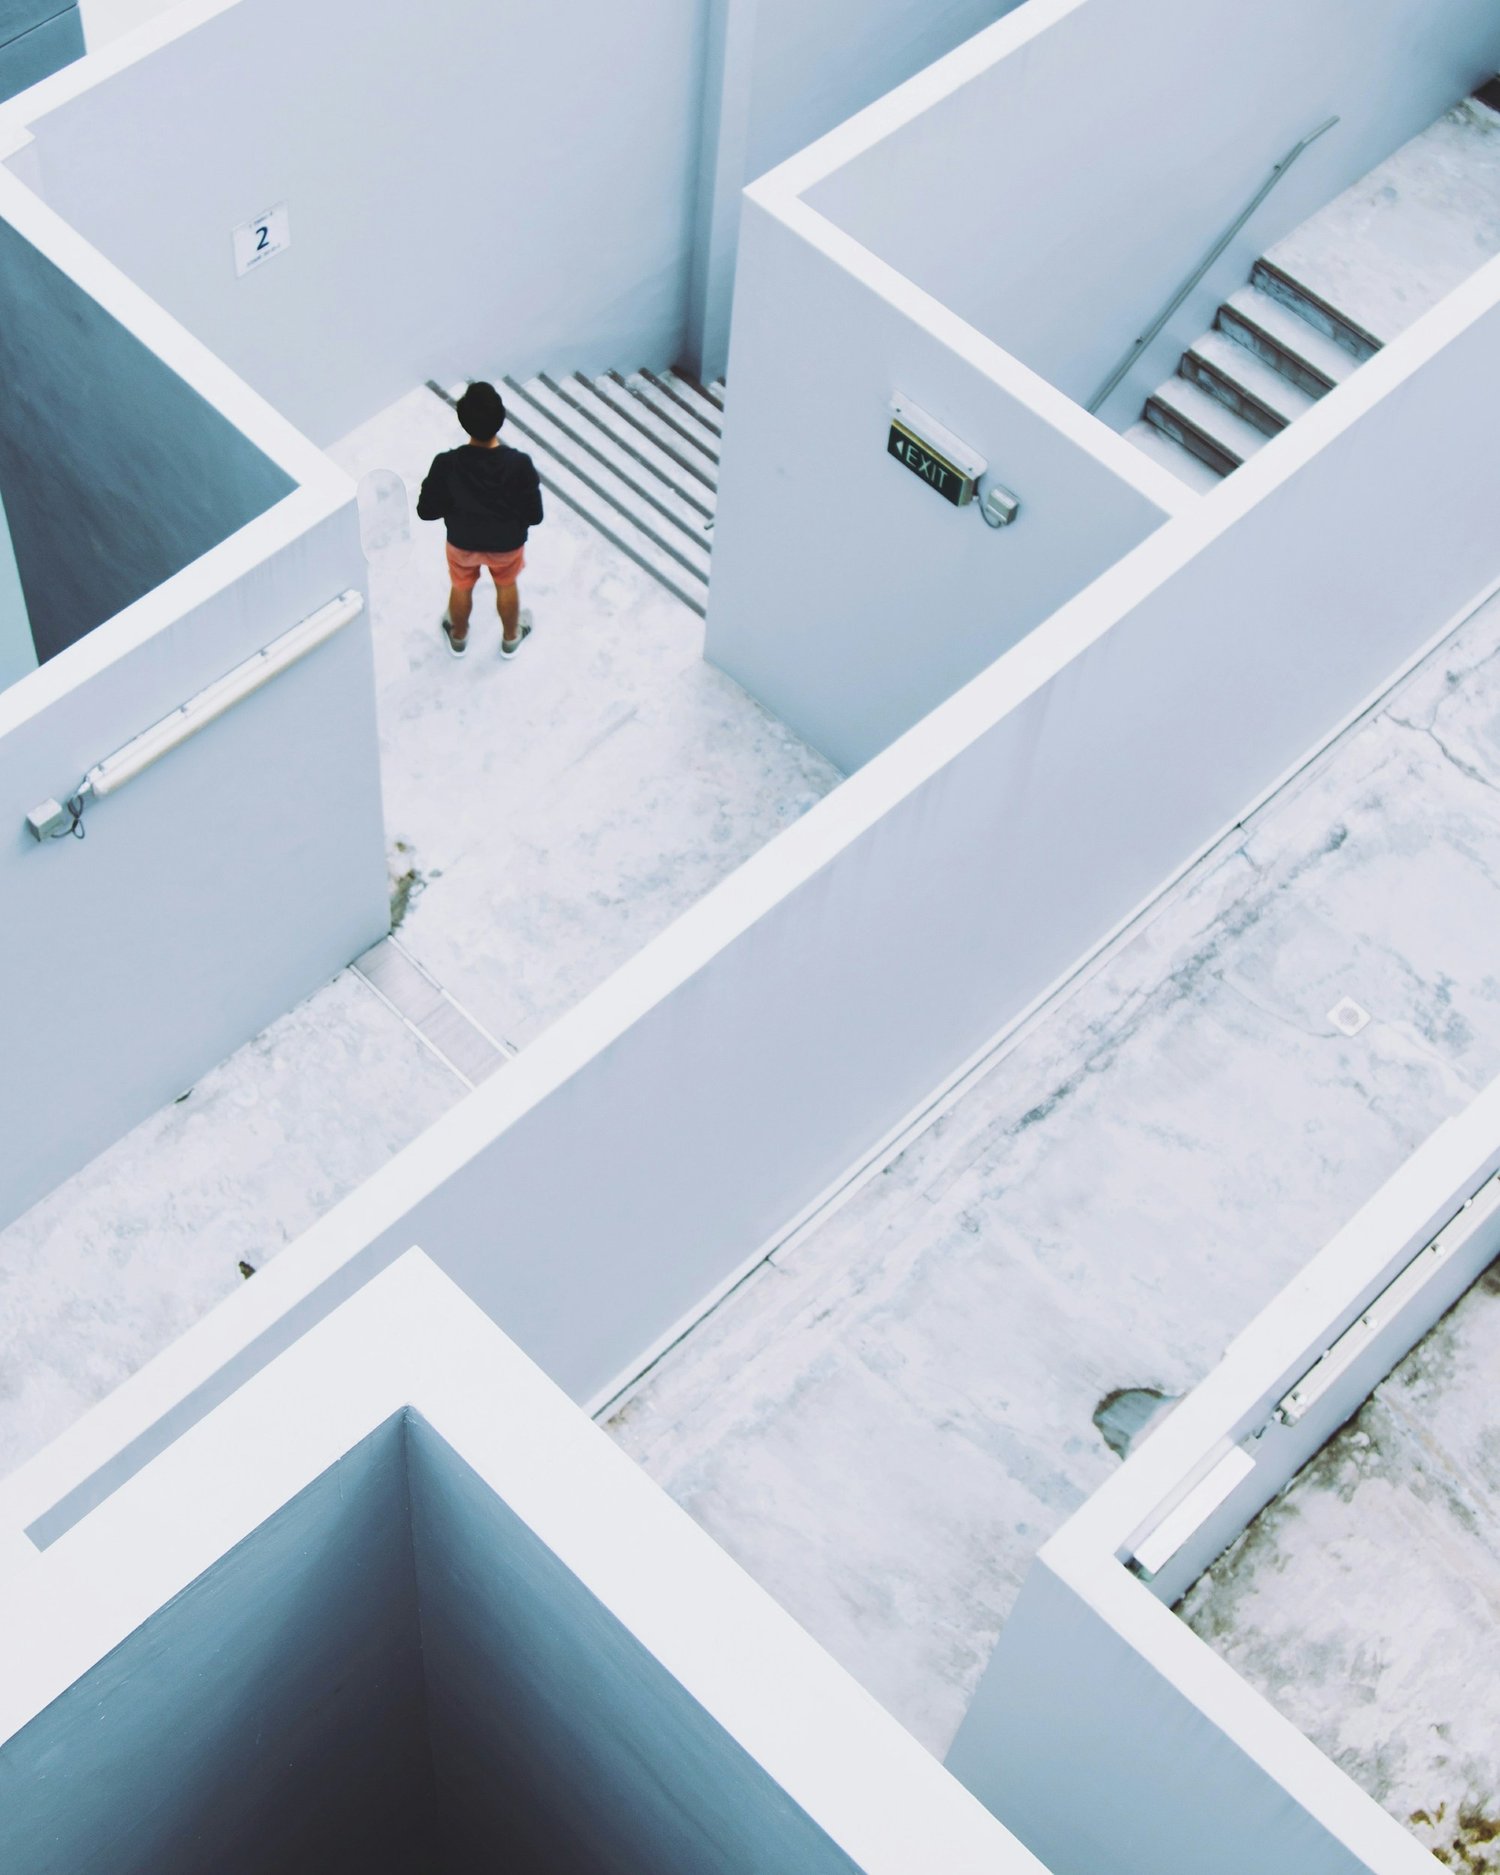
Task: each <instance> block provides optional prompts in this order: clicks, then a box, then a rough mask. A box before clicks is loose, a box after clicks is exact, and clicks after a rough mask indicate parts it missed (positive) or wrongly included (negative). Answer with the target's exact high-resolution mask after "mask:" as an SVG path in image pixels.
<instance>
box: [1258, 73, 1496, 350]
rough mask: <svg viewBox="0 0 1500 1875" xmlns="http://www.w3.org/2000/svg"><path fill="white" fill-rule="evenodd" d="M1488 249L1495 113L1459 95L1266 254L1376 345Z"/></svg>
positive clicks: (1492, 243) (1459, 279)
mask: <svg viewBox="0 0 1500 1875" xmlns="http://www.w3.org/2000/svg"><path fill="white" fill-rule="evenodd" d="M1496 254H1500V116H1497V115H1496V114H1495V112H1493V111H1492V110H1490V109H1489V108H1488V107H1487V106H1485V105H1483V104H1479V103H1477V102H1476V101H1474V100H1473V99H1466V100H1464V101H1463V102H1462V103H1460V104H1456V105H1455V106H1454V107H1453V109H1452V110H1450V111H1445V112H1444V114H1443V115H1442V116H1441V117H1440V118H1439V119H1438V120H1437V122H1436V123H1435V124H1431V125H1429V126H1428V128H1427V129H1426V130H1424V131H1422V132H1421V134H1420V135H1419V136H1415V137H1413V138H1412V139H1411V141H1410V142H1409V143H1405V144H1403V145H1402V146H1401V148H1400V149H1399V150H1397V151H1396V152H1395V154H1394V155H1392V156H1389V157H1387V158H1386V160H1385V161H1384V162H1383V163H1381V164H1379V165H1378V166H1377V167H1376V168H1374V169H1372V170H1371V171H1370V173H1369V174H1368V175H1367V176H1363V177H1361V178H1360V180H1359V181H1358V182H1356V183H1355V184H1353V186H1352V187H1350V188H1348V189H1346V190H1345V191H1344V192H1343V194H1342V195H1339V196H1336V197H1335V198H1334V200H1333V201H1331V202H1330V203H1329V204H1328V205H1327V207H1326V208H1322V209H1319V211H1318V212H1317V214H1316V215H1313V216H1311V217H1310V218H1309V219H1308V220H1307V221H1305V222H1303V223H1302V225H1301V226H1300V227H1299V228H1295V229H1293V231H1292V232H1291V233H1290V234H1289V235H1287V236H1286V237H1285V238H1284V239H1283V240H1281V241H1278V242H1277V243H1276V245H1275V246H1274V247H1272V248H1270V249H1268V250H1267V254H1266V258H1267V259H1268V260H1270V261H1274V262H1275V263H1276V265H1277V266H1279V267H1281V268H1282V269H1283V270H1284V271H1285V272H1287V273H1289V274H1290V275H1291V276H1292V278H1293V279H1294V280H1297V281H1299V282H1300V283H1301V284H1302V285H1303V286H1305V287H1309V288H1310V289H1311V290H1312V291H1313V292H1314V293H1316V294H1318V295H1319V296H1320V298H1322V299H1323V300H1324V301H1325V302H1326V303H1327V304H1328V305H1330V306H1335V307H1337V308H1338V310H1339V311H1340V312H1342V313H1345V314H1347V315H1348V316H1349V317H1350V318H1352V319H1354V320H1356V321H1357V322H1358V323H1359V324H1360V325H1362V326H1363V327H1364V329H1365V330H1366V331H1367V332H1368V333H1370V334H1371V336H1372V337H1374V338H1377V339H1380V340H1381V341H1382V342H1385V341H1388V340H1390V339H1393V338H1395V337H1396V336H1397V335H1398V334H1399V333H1401V332H1404V331H1405V330H1406V328H1407V327H1408V326H1409V325H1410V324H1411V323H1412V321H1413V320H1414V319H1417V318H1419V317H1420V316H1421V314H1423V313H1425V312H1427V311H1428V310H1429V309H1430V308H1431V307H1433V306H1435V305H1436V304H1437V303H1438V301H1439V300H1440V299H1442V298H1443V297H1444V295H1445V294H1448V293H1451V292H1452V291H1453V289H1454V288H1455V287H1456V286H1460V285H1462V283H1463V282H1464V281H1465V280H1467V279H1468V278H1469V276H1470V275H1471V274H1473V273H1476V272H1477V271H1478V269H1479V268H1480V267H1482V266H1483V265H1484V263H1485V262H1486V261H1488V260H1491V259H1493V258H1494V256H1495V255H1496Z"/></svg>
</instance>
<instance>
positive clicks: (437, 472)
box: [417, 456, 448, 521]
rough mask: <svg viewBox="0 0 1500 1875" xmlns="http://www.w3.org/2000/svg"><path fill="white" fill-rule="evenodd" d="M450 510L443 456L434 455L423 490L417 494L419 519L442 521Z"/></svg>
mask: <svg viewBox="0 0 1500 1875" xmlns="http://www.w3.org/2000/svg"><path fill="white" fill-rule="evenodd" d="M447 512H448V478H447V476H446V475H445V474H444V472H443V458H442V457H441V456H434V457H433V459H432V467H431V468H430V469H429V470H428V471H427V479H426V480H425V481H424V482H423V484H422V492H421V494H420V495H418V496H417V519H418V520H419V521H441V520H443V519H444V518H445V517H446V515H447Z"/></svg>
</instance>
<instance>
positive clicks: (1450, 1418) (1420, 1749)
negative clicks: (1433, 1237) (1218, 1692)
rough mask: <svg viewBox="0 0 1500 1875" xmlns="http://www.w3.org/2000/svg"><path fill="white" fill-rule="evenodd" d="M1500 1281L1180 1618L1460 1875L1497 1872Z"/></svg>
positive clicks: (1385, 1393)
mask: <svg viewBox="0 0 1500 1875" xmlns="http://www.w3.org/2000/svg"><path fill="white" fill-rule="evenodd" d="M1497 1378H1500V1264H1496V1265H1492V1266H1491V1268H1490V1269H1489V1271H1488V1272H1487V1273H1486V1275H1485V1276H1483V1277H1482V1278H1481V1279H1480V1281H1479V1282H1478V1283H1476V1284H1475V1286H1474V1287H1473V1288H1472V1289H1471V1290H1470V1291H1469V1293H1468V1294H1467V1295H1466V1296H1465V1297H1464V1298H1463V1299H1462V1301H1461V1302H1460V1303H1459V1304H1458V1306H1457V1307H1456V1308H1454V1309H1452V1310H1450V1311H1449V1313H1448V1314H1447V1316H1445V1317H1444V1319H1443V1320H1442V1321H1441V1322H1439V1323H1438V1325H1437V1326H1436V1327H1435V1328H1434V1329H1433V1330H1432V1332H1431V1333H1430V1334H1429V1335H1427V1337H1426V1338H1425V1339H1424V1340H1423V1341H1421V1342H1419V1343H1418V1345H1417V1346H1416V1347H1415V1348H1414V1349H1413V1350H1412V1352H1411V1353H1410V1354H1409V1355H1408V1356H1407V1358H1406V1359H1405V1360H1404V1361H1403V1362H1402V1363H1401V1364H1400V1366H1399V1367H1397V1368H1396V1369H1395V1370H1394V1372H1393V1373H1391V1375H1390V1376H1389V1377H1388V1378H1387V1379H1386V1380H1385V1381H1384V1382H1382V1384H1381V1385H1380V1386H1379V1387H1377V1388H1376V1389H1375V1391H1374V1393H1373V1394H1372V1395H1371V1396H1370V1399H1369V1402H1368V1403H1367V1404H1366V1406H1365V1407H1364V1408H1363V1410H1362V1411H1361V1412H1360V1413H1359V1414H1358V1415H1357V1416H1356V1417H1355V1418H1354V1419H1352V1420H1351V1421H1350V1422H1349V1423H1348V1424H1347V1425H1346V1426H1345V1427H1344V1428H1343V1429H1342V1430H1341V1431H1340V1432H1338V1433H1337V1434H1335V1436H1334V1437H1333V1438H1332V1439H1330V1440H1329V1442H1328V1444H1327V1445H1325V1446H1324V1447H1323V1449H1322V1451H1321V1452H1319V1453H1318V1454H1317V1456H1316V1457H1315V1458H1313V1459H1312V1460H1311V1461H1310V1462H1309V1463H1308V1464H1307V1465H1305V1466H1304V1467H1303V1469H1302V1470H1301V1471H1300V1472H1299V1473H1298V1474H1297V1476H1296V1477H1295V1478H1294V1479H1293V1480H1292V1482H1291V1484H1290V1485H1289V1486H1288V1487H1287V1489H1286V1490H1285V1491H1284V1492H1283V1493H1282V1495H1281V1496H1280V1497H1279V1498H1277V1499H1276V1500H1275V1502H1274V1503H1272V1504H1270V1505H1268V1506H1267V1508H1266V1509H1265V1510H1264V1511H1262V1513H1261V1514H1260V1516H1259V1517H1257V1518H1256V1520H1255V1522H1254V1523H1252V1524H1251V1525H1250V1527H1249V1529H1248V1530H1247V1531H1246V1532H1245V1534H1244V1536H1243V1537H1241V1538H1240V1540H1239V1542H1238V1543H1236V1544H1235V1545H1234V1546H1233V1548H1231V1549H1230V1550H1228V1551H1227V1552H1226V1553H1225V1555H1224V1556H1223V1557H1222V1558H1221V1559H1220V1560H1219V1562H1218V1563H1216V1564H1215V1565H1214V1567H1213V1568H1212V1569H1211V1570H1210V1571H1208V1573H1207V1574H1205V1575H1204V1576H1202V1577H1201V1578H1200V1579H1199V1580H1198V1582H1197V1583H1196V1584H1195V1585H1194V1586H1193V1588H1192V1589H1191V1590H1190V1591H1189V1593H1188V1594H1187V1595H1186V1596H1185V1597H1184V1599H1183V1601H1182V1603H1181V1604H1180V1605H1179V1613H1181V1614H1182V1616H1183V1617H1184V1619H1185V1620H1187V1621H1188V1623H1189V1624H1190V1625H1191V1626H1192V1627H1193V1629H1194V1630H1195V1631H1196V1632H1197V1633H1198V1634H1200V1635H1201V1636H1202V1637H1203V1639H1204V1640H1206V1641H1208V1642H1209V1644H1210V1645H1211V1646H1212V1647H1214V1648H1215V1649H1216V1650H1217V1651H1218V1652H1219V1653H1220V1654H1222V1655H1223V1657H1224V1658H1225V1659H1226V1660H1227V1661H1228V1662H1229V1663H1230V1665H1231V1666H1233V1667H1234V1668H1235V1670H1236V1671H1237V1672H1239V1673H1241V1674H1243V1675H1244V1677H1245V1678H1246V1679H1247V1680H1248V1681H1249V1682H1250V1683H1251V1685H1253V1686H1255V1687H1257V1688H1258V1689H1259V1690H1260V1691H1261V1692H1262V1693H1264V1694H1265V1696H1266V1698H1268V1699H1269V1700H1270V1701H1271V1702H1272V1703H1273V1704H1274V1705H1275V1706H1277V1707H1279V1709H1280V1710H1281V1711H1282V1712H1283V1713H1285V1714H1286V1716H1287V1717H1288V1718H1289V1719H1291V1720H1292V1721H1293V1722H1294V1723H1295V1724H1296V1725H1298V1726H1299V1727H1300V1728H1301V1729H1302V1730H1303V1731H1304V1732H1305V1733H1306V1734H1307V1735H1308V1737H1309V1738H1311V1739H1312V1741H1313V1743H1314V1744H1316V1745H1318V1746H1319V1747H1320V1748H1321V1749H1322V1750H1323V1751H1325V1752H1327V1753H1328V1755H1329V1756H1330V1757H1331V1758H1333V1759H1334V1760H1336V1762H1337V1763H1338V1764H1340V1765H1341V1766H1342V1767H1343V1768H1344V1770H1346V1771H1347V1772H1348V1773H1349V1774H1350V1776H1351V1777H1353V1778H1355V1779H1356V1780H1357V1781H1358V1782H1359V1783H1360V1784H1362V1785H1363V1786H1364V1788H1365V1789H1366V1790H1367V1791H1368V1792H1369V1793H1370V1795H1371V1796H1372V1797H1374V1798H1375V1800H1376V1801H1377V1802H1378V1803H1381V1804H1383V1805H1384V1806H1385V1808H1386V1809H1387V1810H1389V1811H1390V1812H1391V1814H1392V1815H1393V1816H1396V1817H1397V1818H1399V1819H1400V1821H1402V1822H1403V1823H1407V1824H1409V1825H1410V1827H1411V1829H1412V1832H1413V1834H1414V1835H1415V1836H1416V1837H1417V1839H1418V1840H1419V1841H1420V1842H1421V1843H1422V1844H1423V1846H1424V1847H1426V1848H1428V1849H1431V1850H1432V1851H1433V1852H1434V1853H1435V1854H1436V1855H1437V1856H1438V1857H1439V1859H1440V1860H1441V1861H1443V1862H1446V1863H1448V1864H1449V1866H1450V1867H1453V1868H1457V1869H1465V1870H1470V1871H1473V1872H1474V1875H1479V1872H1480V1871H1485V1872H1488V1871H1492V1870H1495V1869H1500V1391H1497V1387H1496V1380H1497Z"/></svg>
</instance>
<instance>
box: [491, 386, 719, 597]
mask: <svg viewBox="0 0 1500 1875" xmlns="http://www.w3.org/2000/svg"><path fill="white" fill-rule="evenodd" d="M503 394H504V397H505V408H506V426H505V427H506V433H507V435H509V436H513V437H514V439H515V442H516V447H517V448H524V449H525V450H526V451H527V453H528V454H529V455H530V456H531V457H532V459H533V460H534V461H535V463H536V466H537V473H538V474H539V475H540V477H541V480H542V486H543V487H544V488H545V489H546V490H547V491H548V492H549V493H550V494H552V495H555V496H556V497H557V499H558V500H559V501H563V502H566V503H567V505H568V506H569V507H570V508H574V509H576V510H577V511H578V513H579V514H581V515H582V516H583V517H584V519H585V520H587V521H589V522H591V523H592V525H593V526H595V527H596V528H598V530H599V532H600V533H601V534H603V535H604V536H605V537H606V539H608V540H610V541H612V542H613V544H614V545H615V546H616V547H618V548H619V550H620V551H621V553H623V554H625V555H627V556H628V557H629V558H630V559H632V560H634V561H635V563H636V565H637V566H639V567H642V568H644V570H645V571H646V572H648V573H650V574H651V575H652V576H653V577H654V578H656V579H658V580H660V582H661V583H662V585H663V586H665V587H666V588H667V590H668V591H669V592H671V593H674V594H675V595H676V596H677V598H679V599H680V600H681V601H682V602H683V604H684V605H686V606H689V607H691V609H692V610H693V611H694V612H696V613H697V614H698V615H699V617H700V618H701V617H703V616H704V615H705V613H706V611H707V605H708V569H709V558H710V555H711V553H712V549H713V526H714V510H715V507H716V505H717V502H718V488H719V443H720V438H721V436H722V434H723V423H724V385H723V382H722V380H721V381H720V382H719V383H717V384H713V385H709V386H708V387H707V388H705V387H704V386H702V385H700V384H694V383H693V382H692V381H691V380H690V379H688V378H686V377H684V376H682V375H680V374H679V373H678V372H675V371H659V372H658V371H646V370H641V371H633V372H631V373H630V374H629V375H628V376H622V375H621V374H620V373H619V372H618V371H607V372H605V373H604V375H603V376H602V377H597V378H590V377H586V376H585V375H584V374H583V373H582V372H578V371H575V372H574V373H573V374H572V376H571V377H549V376H548V375H547V374H546V373H543V374H542V375H541V376H540V377H535V378H531V379H529V380H528V381H527V382H526V383H524V384H522V383H519V382H517V381H516V380H515V379H514V378H506V379H505V380H504V387H503Z"/></svg>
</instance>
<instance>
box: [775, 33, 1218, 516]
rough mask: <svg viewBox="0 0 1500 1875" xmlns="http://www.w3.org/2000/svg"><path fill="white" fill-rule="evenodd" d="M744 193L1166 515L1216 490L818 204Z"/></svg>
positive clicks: (1186, 510) (1182, 511) (1191, 507)
mask: <svg viewBox="0 0 1500 1875" xmlns="http://www.w3.org/2000/svg"><path fill="white" fill-rule="evenodd" d="M1034 3H1035V0H1033V4H1034ZM1022 10H1023V11H1024V8H1023V9H1022ZM745 193H746V195H747V196H748V197H749V198H750V199H751V200H753V201H754V202H755V203H756V205H757V206H758V207H760V208H763V209H764V210H765V211H766V212H767V213H768V214H770V215H772V216H774V217H775V218H776V220H778V221H779V222H781V223H782V225H783V226H784V227H786V228H787V229H789V230H790V231H791V232H792V233H793V234H795V235H798V236H799V237H800V238H801V239H802V240H804V241H806V242H807V243H808V245H809V246H811V247H813V248H816V249H817V251H818V252H819V253H821V254H822V255H823V256H824V257H825V258H826V259H827V260H828V261H829V262H830V263H831V264H832V265H834V266H836V267H839V268H841V269H842V270H843V271H844V272H845V273H847V274H848V275H850V276H851V278H853V279H856V280H858V281H859V282H860V283H861V285H863V286H865V287H866V288H868V290H869V291H870V292H872V293H874V294H876V295H877V296H878V297H879V298H880V299H883V300H884V301H886V303H887V304H888V305H890V306H893V307H895V309H896V310H897V311H898V312H900V313H903V314H905V316H906V317H907V318H909V319H910V320H911V321H912V322H913V324H914V325H917V326H919V327H920V328H921V329H922V330H924V331H926V332H929V333H931V335H932V336H933V337H934V338H935V339H937V340H938V341H939V342H940V343H941V344H943V345H945V346H946V347H947V348H948V350H949V351H951V352H953V353H954V354H955V355H956V356H958V357H960V358H962V359H963V360H964V362H965V363H966V364H968V365H971V366H972V367H973V368H974V370H976V371H978V372H980V373H981V374H982V375H983V376H984V377H986V378H988V379H989V380H990V382H991V383H993V384H996V385H998V386H999V387H1000V389H1001V390H1003V391H1005V392H1006V393H1007V394H1008V395H1009V396H1011V397H1014V398H1015V399H1016V401H1017V402H1018V403H1022V404H1025V405H1026V407H1027V408H1028V409H1029V410H1032V411H1034V412H1035V413H1036V415H1037V416H1039V417H1040V418H1042V420H1043V421H1044V422H1046V423H1047V424H1048V425H1050V427H1051V428H1052V429H1054V430H1056V431H1057V432H1058V434H1059V435H1061V436H1065V437H1066V438H1067V439H1068V441H1069V442H1070V443H1072V444H1073V445H1074V447H1075V448H1078V449H1081V450H1083V451H1084V452H1085V453H1086V454H1087V455H1089V456H1092V457H1093V459H1094V461H1095V462H1097V463H1098V464H1099V466H1100V467H1101V468H1103V469H1106V470H1108V471H1109V473H1110V474H1111V475H1113V476H1114V477H1115V478H1116V479H1117V480H1118V481H1121V482H1124V483H1125V484H1126V485H1127V487H1130V488H1132V489H1134V490H1135V492H1136V493H1137V494H1138V495H1140V496H1142V497H1143V499H1145V500H1146V501H1149V502H1151V503H1152V504H1153V505H1154V506H1155V507H1157V508H1159V509H1160V510H1161V511H1162V518H1163V520H1164V521H1169V520H1173V519H1175V518H1177V517H1178V516H1183V515H1189V514H1192V513H1193V512H1194V511H1195V510H1196V509H1197V508H1198V507H1199V506H1200V505H1201V504H1202V503H1203V502H1205V501H1209V500H1213V499H1215V498H1216V497H1217V495H1218V494H1219V492H1220V490H1218V489H1215V490H1213V491H1211V492H1210V493H1208V494H1195V493H1194V492H1193V490H1192V489H1190V488H1189V487H1188V486H1187V484H1186V483H1185V482H1181V481H1179V480H1178V478H1177V477H1176V476H1175V475H1173V474H1172V472H1171V471H1170V470H1169V469H1165V468H1163V467H1162V466H1161V464H1160V463H1157V462H1153V461H1152V460H1151V458H1150V457H1149V456H1147V455H1143V454H1142V452H1141V451H1140V450H1139V449H1137V448H1136V447H1135V446H1134V444H1132V443H1127V442H1126V441H1125V439H1124V438H1123V437H1122V436H1120V435H1119V434H1118V433H1117V432H1116V431H1114V430H1112V429H1110V427H1109V425H1108V424H1107V423H1104V422H1102V421H1101V420H1100V419H1099V418H1098V417H1095V416H1091V415H1090V414H1089V412H1088V411H1087V410H1085V409H1084V408H1083V406H1082V405H1081V404H1079V403H1075V401H1074V400H1073V399H1072V398H1071V397H1069V396H1068V395H1067V393H1066V392H1065V391H1060V390H1059V389H1058V388H1057V386H1056V385H1055V384H1050V383H1049V382H1048V381H1047V379H1046V378H1044V377H1041V376H1039V375H1038V374H1037V373H1036V372H1035V371H1033V370H1032V369H1031V367H1030V366H1029V365H1026V364H1023V363H1022V362H1021V360H1020V359H1019V358H1017V357H1016V355H1015V354H1014V353H1013V352H1008V351H1006V349H1005V347H1004V346H1003V345H998V344H996V342H995V341H994V340H993V339H991V338H988V337H987V336H986V335H985V334H984V333H983V332H981V331H980V330H979V328H978V327H977V326H973V325H970V323H969V322H968V320H967V319H964V318H962V317H961V316H960V315H959V314H958V313H956V312H954V311H953V309H952V308H951V307H949V306H946V305H944V304H943V302H942V301H941V300H939V299H935V298H934V297H933V296H932V294H930V293H928V292H927V291H926V290H925V288H923V287H920V286H918V285H917V283H916V281H914V280H912V279H910V278H908V276H907V275H906V274H904V273H901V272H900V271H898V269H896V268H895V267H892V266H891V265H890V263H889V262H888V261H884V260H882V259H881V258H880V256H879V255H878V254H876V253H874V252H873V251H872V250H871V249H870V248H867V247H865V246H864V245H863V244H862V243H861V242H859V241H856V240H855V238H854V237H853V235H851V234H846V233H845V231H844V230H843V229H842V228H840V227H839V226H838V224H837V223H836V222H833V221H830V220H829V219H828V217H827V216H826V215H824V214H822V213H821V212H820V211H819V210H818V209H815V208H811V207H809V206H808V204H807V203H806V202H804V201H802V200H800V199H799V198H797V197H786V196H784V195H782V194H781V193H780V192H779V191H777V190H774V189H770V188H768V187H767V185H766V184H765V183H756V184H754V185H752V186H751V187H750V188H749V189H747V190H746V192H745Z"/></svg>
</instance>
